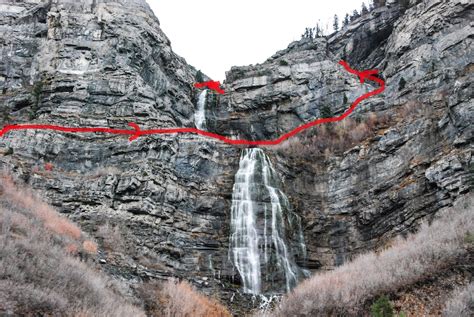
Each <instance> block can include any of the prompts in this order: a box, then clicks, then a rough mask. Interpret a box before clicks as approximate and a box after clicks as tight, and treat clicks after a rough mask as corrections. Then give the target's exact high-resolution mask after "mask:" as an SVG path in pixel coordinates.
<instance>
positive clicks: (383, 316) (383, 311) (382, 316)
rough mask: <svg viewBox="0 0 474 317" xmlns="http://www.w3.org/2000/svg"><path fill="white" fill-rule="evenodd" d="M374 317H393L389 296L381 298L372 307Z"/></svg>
mask: <svg viewBox="0 0 474 317" xmlns="http://www.w3.org/2000/svg"><path fill="white" fill-rule="evenodd" d="M370 311H371V313H372V317H393V307H392V303H390V301H389V300H388V298H387V296H385V295H384V296H380V297H379V298H378V299H377V300H376V301H375V303H373V304H372V306H371V307H370Z"/></svg>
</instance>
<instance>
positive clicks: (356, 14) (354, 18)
mask: <svg viewBox="0 0 474 317" xmlns="http://www.w3.org/2000/svg"><path fill="white" fill-rule="evenodd" d="M359 17H360V14H359V12H357V10H354V11H353V12H352V15H351V22H352V21H354V20H357V18H359Z"/></svg>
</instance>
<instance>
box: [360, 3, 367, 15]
mask: <svg viewBox="0 0 474 317" xmlns="http://www.w3.org/2000/svg"><path fill="white" fill-rule="evenodd" d="M367 13H369V10H368V9H367V6H366V5H365V3H364V2H362V9H361V15H366V14H367Z"/></svg>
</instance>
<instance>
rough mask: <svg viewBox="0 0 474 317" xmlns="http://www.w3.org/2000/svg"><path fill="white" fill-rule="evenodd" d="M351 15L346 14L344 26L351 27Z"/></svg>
mask: <svg viewBox="0 0 474 317" xmlns="http://www.w3.org/2000/svg"><path fill="white" fill-rule="evenodd" d="M349 19H350V18H349V13H346V16H345V17H344V21H343V22H342V25H343V26H348V25H349Z"/></svg>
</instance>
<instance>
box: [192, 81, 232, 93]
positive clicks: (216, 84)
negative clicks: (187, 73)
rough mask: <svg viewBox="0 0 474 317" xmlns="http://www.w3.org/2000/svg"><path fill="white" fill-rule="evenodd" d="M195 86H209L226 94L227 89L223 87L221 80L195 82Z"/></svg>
mask: <svg viewBox="0 0 474 317" xmlns="http://www.w3.org/2000/svg"><path fill="white" fill-rule="evenodd" d="M194 87H196V88H204V87H207V88H209V89H211V90H214V91H216V92H218V93H219V94H224V93H225V91H224V90H222V89H221V83H220V82H219V81H212V80H211V81H205V82H203V83H195V84H194Z"/></svg>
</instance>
